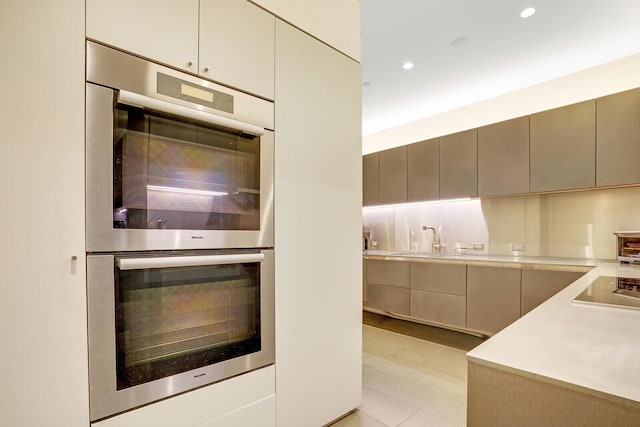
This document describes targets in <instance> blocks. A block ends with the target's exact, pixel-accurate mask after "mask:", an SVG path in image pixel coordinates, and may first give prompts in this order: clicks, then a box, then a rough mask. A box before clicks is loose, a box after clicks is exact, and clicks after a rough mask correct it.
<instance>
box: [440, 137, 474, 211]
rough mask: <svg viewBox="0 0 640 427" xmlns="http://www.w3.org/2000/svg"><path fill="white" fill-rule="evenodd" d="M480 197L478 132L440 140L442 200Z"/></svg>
mask: <svg viewBox="0 0 640 427" xmlns="http://www.w3.org/2000/svg"><path fill="white" fill-rule="evenodd" d="M477 195H478V131H477V129H471V130H467V131H464V132H458V133H454V134H452V135H447V136H443V137H442V138H440V199H456V198H461V197H476V196H477Z"/></svg>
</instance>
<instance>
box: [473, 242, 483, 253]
mask: <svg viewBox="0 0 640 427" xmlns="http://www.w3.org/2000/svg"><path fill="white" fill-rule="evenodd" d="M473 250H474V251H484V243H474V244H473Z"/></svg>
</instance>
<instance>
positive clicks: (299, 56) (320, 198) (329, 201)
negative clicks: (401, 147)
mask: <svg viewBox="0 0 640 427" xmlns="http://www.w3.org/2000/svg"><path fill="white" fill-rule="evenodd" d="M275 64H276V94H275V95H276V99H277V102H276V104H275V118H276V120H275V123H276V131H275V132H276V136H275V137H276V151H275V164H276V171H275V187H276V193H277V198H276V212H277V215H276V218H275V230H276V231H275V251H276V264H275V268H276V274H277V279H276V282H277V283H276V360H277V362H276V390H277V392H276V402H277V417H278V426H279V427H298V426H321V425H325V424H327V423H329V422H330V421H332V420H334V419H336V418H338V417H340V416H342V415H344V414H346V413H347V412H349V411H351V410H352V409H354V408H356V407H358V406H359V405H360V399H361V391H362V376H361V375H362V374H361V373H362V363H361V362H362V290H361V288H360V284H361V283H362V269H361V262H362V261H361V259H362V241H361V230H362V201H361V200H362V197H361V194H362V167H361V166H362V142H361V138H362V134H361V125H360V123H361V86H362V85H361V81H360V76H361V72H360V64H358V63H357V62H355V61H353V60H352V59H350V58H348V57H346V56H344V55H343V54H341V53H339V52H337V51H336V50H334V49H332V48H330V47H328V46H327V45H325V44H323V43H322V42H319V41H318V40H316V39H314V38H312V37H310V36H308V35H306V34H304V33H303V32H301V31H299V30H297V29H295V28H294V27H292V26H290V25H288V24H286V23H284V22H282V21H280V20H277V22H276V63H275ZM310 244H312V245H313V248H314V249H313V252H314V253H313V255H311V254H310V252H309V250H301V248H308V247H309V245H310ZM335 348H339V349H340V351H328V350H329V349H335ZM327 396H331V398H330V399H328V398H327Z"/></svg>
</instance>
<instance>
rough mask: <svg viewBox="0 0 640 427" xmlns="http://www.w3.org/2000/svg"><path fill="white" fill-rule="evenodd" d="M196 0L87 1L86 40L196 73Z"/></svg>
mask: <svg viewBox="0 0 640 427" xmlns="http://www.w3.org/2000/svg"><path fill="white" fill-rule="evenodd" d="M198 3H199V2H198V0H184V1H176V0H136V1H128V0H109V1H104V0H87V1H86V4H87V6H86V7H87V12H86V13H87V37H88V38H91V39H94V40H98V41H101V42H104V43H107V44H109V45H112V46H116V47H119V48H121V49H124V50H127V51H129V52H132V53H136V54H138V55H141V56H144V57H147V58H150V59H152V60H154V61H158V62H162V63H164V64H168V65H171V66H174V67H176V68H179V69H181V70H185V71H190V72H192V73H197V72H198Z"/></svg>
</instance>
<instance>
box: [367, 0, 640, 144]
mask: <svg viewBox="0 0 640 427" xmlns="http://www.w3.org/2000/svg"><path fill="white" fill-rule="evenodd" d="M526 7H534V8H535V9H536V13H535V14H534V15H533V16H532V17H530V18H526V19H523V18H521V17H520V12H521V11H522V10H523V9H525V8H526ZM361 19H362V22H361V28H362V81H363V88H362V92H363V134H364V135H368V134H372V133H375V132H378V131H381V130H383V129H388V128H392V127H396V126H398V125H401V124H404V123H408V122H411V121H415V120H418V119H421V118H424V117H429V116H433V115H435V114H438V113H441V112H444V111H449V110H452V109H455V108H459V107H462V106H465V105H469V104H473V103H476V102H479V101H482V100H485V99H488V98H492V97H495V96H498V95H502V94H505V93H508V92H512V91H514V90H518V89H522V88H525V87H528V86H531V85H534V84H537V83H541V82H543V81H547V80H551V79H554V78H557V77H560V76H563V75H567V74H571V73H574V72H577V71H580V70H583V69H586V68H590V67H593V66H596V65H599V64H602V63H605V62H609V61H612V60H615V59H618V58H622V57H625V56H629V55H632V54H635V53H638V52H640V0H582V1H579V0H394V1H391V0H361ZM407 61H411V62H413V63H414V68H413V69H411V70H404V69H403V68H402V65H403V64H404V63H405V62H407Z"/></svg>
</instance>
